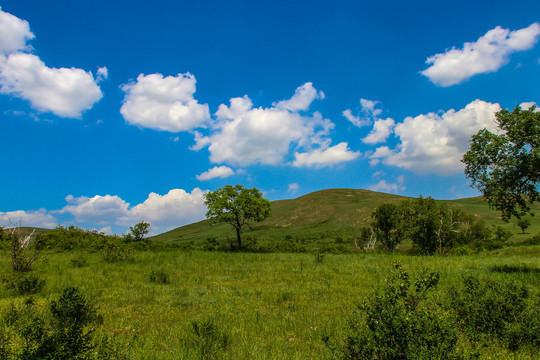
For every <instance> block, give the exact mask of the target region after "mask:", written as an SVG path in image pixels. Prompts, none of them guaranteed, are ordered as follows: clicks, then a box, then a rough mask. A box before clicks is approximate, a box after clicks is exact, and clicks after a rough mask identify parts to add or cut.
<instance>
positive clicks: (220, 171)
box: [195, 166, 234, 181]
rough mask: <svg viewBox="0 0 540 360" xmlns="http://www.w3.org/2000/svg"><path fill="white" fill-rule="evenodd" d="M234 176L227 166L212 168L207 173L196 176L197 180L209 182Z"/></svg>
mask: <svg viewBox="0 0 540 360" xmlns="http://www.w3.org/2000/svg"><path fill="white" fill-rule="evenodd" d="M231 175H234V170H233V169H231V168H230V167H227V166H214V167H213V168H211V169H210V170H208V171H205V172H203V173H202V174H200V175H196V176H195V177H196V178H197V180H200V181H203V180H210V179H214V178H217V177H219V178H226V177H229V176H231Z"/></svg>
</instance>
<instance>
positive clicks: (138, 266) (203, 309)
mask: <svg viewBox="0 0 540 360" xmlns="http://www.w3.org/2000/svg"><path fill="white" fill-rule="evenodd" d="M0 256H2V261H3V263H2V264H1V271H2V273H1V275H2V276H4V275H5V274H6V273H7V271H8V263H7V261H6V256H5V254H3V253H0ZM539 256H540V247H538V246H536V247H534V246H530V247H519V248H503V249H499V250H497V251H494V252H491V253H483V254H479V255H474V256H433V257H422V256H410V255H404V254H395V253H394V254H380V253H356V254H344V255H332V254H325V255H324V257H323V259H322V262H317V261H316V258H315V255H314V254H287V253H281V254H280V253H276V254H251V253H220V252H187V251H180V250H168V251H163V252H136V253H134V258H133V260H132V261H127V262H117V263H107V262H105V261H104V260H103V259H102V258H101V256H100V254H97V253H94V254H83V253H78V252H65V253H54V252H47V253H44V254H42V261H41V262H40V263H39V264H38V265H37V267H36V270H35V271H36V272H37V273H38V274H40V276H41V277H42V278H44V279H46V280H47V283H46V285H45V288H44V290H43V291H42V292H41V293H40V294H39V295H36V296H34V299H35V300H36V301H37V302H38V303H43V304H45V303H46V302H47V301H48V299H51V298H54V297H55V296H57V294H58V293H59V291H60V289H61V288H62V287H63V286H65V285H67V284H70V285H74V286H78V287H79V288H80V289H81V290H82V291H84V292H85V293H86V294H89V295H90V296H91V297H92V298H93V299H94V301H95V302H96V304H97V306H98V309H99V312H100V313H101V314H102V315H103V316H104V319H105V321H104V323H103V325H102V326H101V327H100V329H99V332H102V333H106V334H108V335H109V336H111V337H112V338H113V339H114V341H115V342H117V344H118V345H119V346H120V348H121V349H123V351H124V352H125V353H126V354H127V355H128V358H130V359H179V358H182V359H189V358H197V357H196V356H197V355H196V349H195V348H194V345H193V342H192V341H191V342H190V338H192V337H193V330H192V322H193V321H203V320H212V321H213V322H214V324H215V325H216V326H217V327H218V328H219V329H221V330H223V331H224V332H225V333H226V334H227V335H228V336H229V337H230V345H229V346H228V347H227V348H226V349H225V350H224V351H223V352H222V353H221V355H222V356H223V358H226V359H227V358H228V359H321V358H327V357H328V356H330V355H331V353H330V350H329V349H328V348H327V347H326V345H325V344H324V342H323V340H322V338H323V337H325V336H328V337H331V338H334V339H340V338H341V337H343V335H344V329H345V328H346V321H347V318H348V317H349V316H350V314H351V313H352V311H353V310H354V308H355V307H356V305H357V304H359V303H360V302H361V301H362V300H363V299H365V298H366V297H368V296H370V295H371V294H373V293H374V291H375V290H376V289H377V288H378V287H379V286H381V285H382V283H383V281H384V278H385V277H386V276H387V275H388V274H390V272H391V265H392V264H393V263H395V262H400V263H401V264H402V265H403V267H404V268H405V269H406V270H407V271H408V272H410V273H411V274H415V273H418V272H419V271H421V270H422V269H423V268H425V269H427V270H430V271H438V272H439V273H440V275H441V282H440V286H439V288H438V290H437V292H436V293H435V294H434V296H435V298H437V299H439V300H441V301H444V296H445V291H446V290H447V289H448V288H449V287H450V286H453V285H456V284H458V283H459V282H460V281H461V277H462V275H464V274H477V275H482V276H489V277H491V278H495V279H497V278H501V279H502V278H506V279H508V278H511V279H515V281H519V282H521V283H524V284H526V285H527V286H528V287H529V288H530V289H531V290H532V291H533V292H535V293H536V294H538V292H539V291H540V260H539V259H540V257H539ZM81 257H82V258H83V259H84V261H82V262H80V263H79V262H77V261H75V265H74V263H73V261H72V260H74V259H81ZM81 263H82V264H81ZM77 264H78V265H77ZM501 269H502V270H501ZM504 269H507V270H508V269H510V270H508V271H505V270H504ZM516 269H517V270H516ZM153 271H154V272H155V271H163V272H164V273H166V274H167V275H168V276H169V283H168V284H160V283H156V282H152V281H150V275H151V274H152V272H153ZM13 299H14V297H13V295H12V294H11V293H9V292H8V291H7V290H6V289H5V287H2V288H1V289H0V308H1V309H2V310H3V309H5V308H6V307H7V306H9V304H10V303H11V302H12V301H13ZM17 299H18V300H19V301H20V300H22V298H17ZM499 350H500V349H499ZM497 351H498V350H497V349H495V350H493V349H488V350H486V354H488V353H492V354H493V353H498V354H501V353H502V352H500V351H499V352H497ZM514 356H517V357H516V358H524V359H527V358H531V359H532V358H534V357H531V354H526V353H524V354H518V355H515V354H508V355H507V358H509V359H510V358H512V359H513V358H514Z"/></svg>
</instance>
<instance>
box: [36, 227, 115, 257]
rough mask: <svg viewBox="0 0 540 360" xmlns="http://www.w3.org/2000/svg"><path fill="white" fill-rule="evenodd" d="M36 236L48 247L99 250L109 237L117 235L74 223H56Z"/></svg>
mask: <svg viewBox="0 0 540 360" xmlns="http://www.w3.org/2000/svg"><path fill="white" fill-rule="evenodd" d="M37 238H38V239H41V241H43V243H44V244H45V246H46V248H48V249H56V250H75V249H85V250H87V251H99V250H101V249H102V248H103V247H104V246H105V244H106V243H107V242H109V240H110V239H112V238H117V236H114V235H106V234H104V233H99V232H97V231H95V230H85V229H82V228H80V227H77V226H74V225H70V226H62V225H58V226H57V227H56V228H54V229H52V230H50V231H48V232H46V233H43V234H38V236H37Z"/></svg>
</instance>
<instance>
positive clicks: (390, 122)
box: [362, 118, 395, 144]
mask: <svg viewBox="0 0 540 360" xmlns="http://www.w3.org/2000/svg"><path fill="white" fill-rule="evenodd" d="M394 125H395V122H394V119H391V118H388V119H385V120H383V119H377V120H375V123H374V124H373V129H371V132H370V133H369V134H368V135H367V136H366V137H365V138H363V139H362V141H363V142H365V143H366V144H376V143H380V142H384V141H386V139H387V138H388V136H390V134H391V133H392V129H393V128H394Z"/></svg>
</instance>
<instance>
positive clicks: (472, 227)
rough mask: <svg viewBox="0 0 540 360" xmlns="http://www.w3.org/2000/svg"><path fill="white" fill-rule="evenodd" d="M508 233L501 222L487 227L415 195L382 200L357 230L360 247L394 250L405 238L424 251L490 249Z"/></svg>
mask: <svg viewBox="0 0 540 360" xmlns="http://www.w3.org/2000/svg"><path fill="white" fill-rule="evenodd" d="M511 236H512V233H511V232H510V231H508V230H506V229H504V228H503V227H501V226H496V227H490V226H488V225H487V223H486V222H485V221H483V220H482V219H479V218H478V217H476V216H475V215H471V214H467V213H465V212H464V211H463V210H461V209H456V208H452V207H450V206H448V205H446V204H444V203H438V202H436V201H435V200H434V199H433V198H431V197H427V198H424V197H421V196H420V197H418V198H416V199H413V200H404V201H401V202H399V203H385V204H382V205H380V206H379V207H377V208H376V209H375V210H374V211H373V212H372V214H371V222H370V224H369V226H366V227H363V228H362V229H361V231H360V240H361V244H362V246H363V248H364V249H366V250H368V249H376V248H377V249H383V250H395V249H396V248H397V247H398V246H399V245H400V244H402V243H403V242H405V241H410V242H411V243H412V246H413V249H415V250H416V251H418V252H421V253H422V254H424V255H433V254H435V253H438V252H447V251H450V250H451V249H455V248H459V247H463V246H467V247H469V248H486V249H493V248H497V247H500V246H502V245H503V244H504V243H505V242H506V241H507V240H508V239H509V238H510V237H511Z"/></svg>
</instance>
